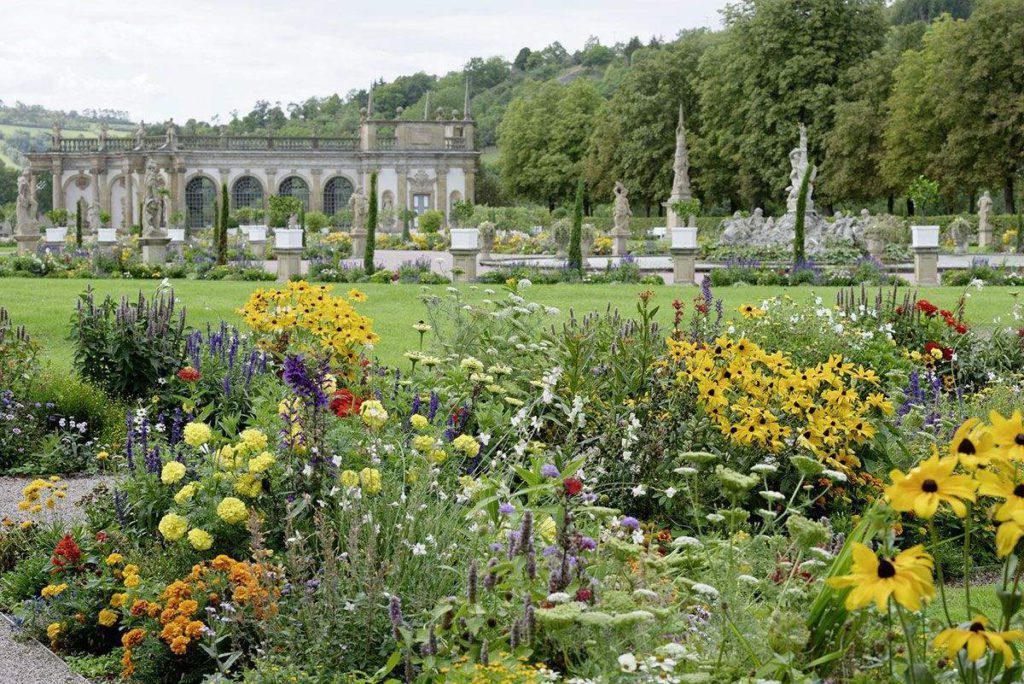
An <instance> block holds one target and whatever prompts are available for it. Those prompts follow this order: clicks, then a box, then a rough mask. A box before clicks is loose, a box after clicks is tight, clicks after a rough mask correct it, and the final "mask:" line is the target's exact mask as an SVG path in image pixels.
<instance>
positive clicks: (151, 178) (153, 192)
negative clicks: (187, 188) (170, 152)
mask: <svg viewBox="0 0 1024 684" xmlns="http://www.w3.org/2000/svg"><path fill="white" fill-rule="evenodd" d="M165 187H166V182H165V181H164V177H163V174H162V173H160V170H159V169H158V168H157V166H156V162H155V161H153V160H152V159H150V160H149V161H148V162H146V176H145V179H144V180H143V189H144V194H143V200H142V215H143V217H144V218H143V221H144V223H143V226H142V234H143V235H144V236H149V235H155V236H160V235H163V230H162V223H163V213H164V212H163V209H164V196H163V190H164V188H165Z"/></svg>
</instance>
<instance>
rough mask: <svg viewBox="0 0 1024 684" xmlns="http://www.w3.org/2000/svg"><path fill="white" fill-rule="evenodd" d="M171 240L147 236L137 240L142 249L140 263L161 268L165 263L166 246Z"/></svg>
mask: <svg viewBox="0 0 1024 684" xmlns="http://www.w3.org/2000/svg"><path fill="white" fill-rule="evenodd" d="M170 242H171V238H169V237H167V236H166V235H160V234H156V235H147V236H143V237H141V238H139V245H140V246H141V247H142V262H143V263H144V264H148V265H149V266H163V265H164V264H165V263H167V245H169V244H170Z"/></svg>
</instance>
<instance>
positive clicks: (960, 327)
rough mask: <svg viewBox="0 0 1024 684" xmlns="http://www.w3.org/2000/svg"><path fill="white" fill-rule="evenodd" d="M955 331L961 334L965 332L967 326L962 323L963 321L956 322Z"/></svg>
mask: <svg viewBox="0 0 1024 684" xmlns="http://www.w3.org/2000/svg"><path fill="white" fill-rule="evenodd" d="M956 331H957V332H958V333H960V334H961V335H963V334H964V333H966V332H967V326H966V325H964V324H963V323H957V324H956Z"/></svg>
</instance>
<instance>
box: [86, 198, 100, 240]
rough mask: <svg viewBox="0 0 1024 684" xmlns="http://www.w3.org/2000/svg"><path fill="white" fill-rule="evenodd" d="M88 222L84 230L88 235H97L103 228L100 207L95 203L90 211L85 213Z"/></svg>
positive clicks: (91, 205)
mask: <svg viewBox="0 0 1024 684" xmlns="http://www.w3.org/2000/svg"><path fill="white" fill-rule="evenodd" d="M85 215H86V217H87V218H86V221H85V227H84V228H83V230H84V231H85V232H87V233H95V232H96V231H97V230H99V229H100V228H102V227H103V222H102V221H101V220H100V205H99V204H98V203H96V202H93V203H92V204H90V205H89V210H88V211H87V212H86V213H85Z"/></svg>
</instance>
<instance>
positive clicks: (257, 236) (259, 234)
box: [239, 225, 267, 242]
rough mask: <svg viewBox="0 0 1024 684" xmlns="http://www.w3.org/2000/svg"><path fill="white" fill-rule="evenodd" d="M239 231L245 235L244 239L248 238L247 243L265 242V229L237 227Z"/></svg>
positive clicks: (259, 227)
mask: <svg viewBox="0 0 1024 684" xmlns="http://www.w3.org/2000/svg"><path fill="white" fill-rule="evenodd" d="M239 229H240V230H241V231H242V232H244V233H245V235H246V237H247V238H249V242H266V241H267V227H266V226H259V225H252V226H239Z"/></svg>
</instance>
